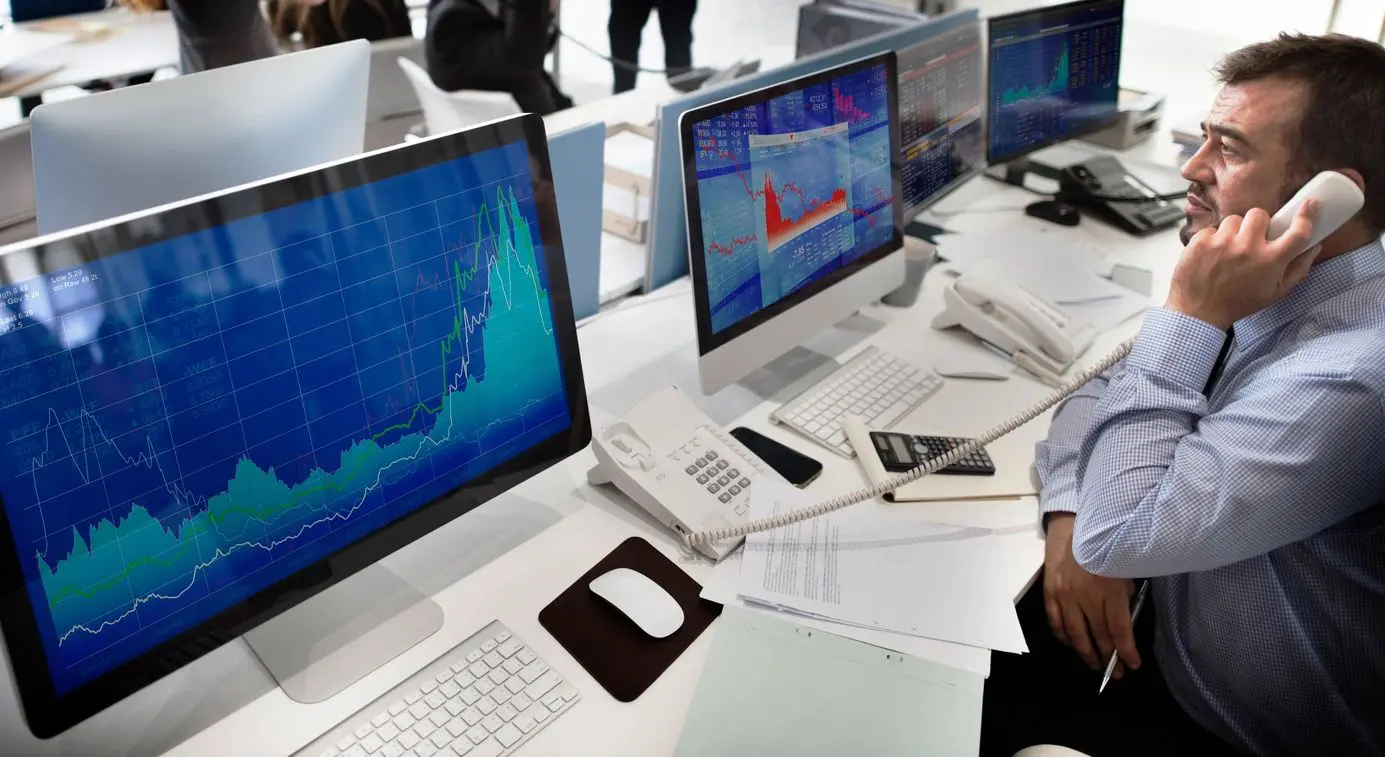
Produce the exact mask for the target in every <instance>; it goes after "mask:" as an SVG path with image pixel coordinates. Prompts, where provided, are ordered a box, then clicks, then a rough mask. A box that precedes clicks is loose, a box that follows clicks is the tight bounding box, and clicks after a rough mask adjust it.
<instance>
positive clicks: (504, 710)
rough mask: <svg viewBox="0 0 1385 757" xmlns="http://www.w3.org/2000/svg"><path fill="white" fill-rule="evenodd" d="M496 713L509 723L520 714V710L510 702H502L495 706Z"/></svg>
mask: <svg viewBox="0 0 1385 757" xmlns="http://www.w3.org/2000/svg"><path fill="white" fill-rule="evenodd" d="M495 714H496V716H498V717H499V718H500V719H501V720H503V721H505V722H506V723H508V722H510V721H511V720H514V719H515V716H516V715H519V710H516V709H515V708H514V707H512V706H510V705H508V704H502V705H500V706H499V707H497V708H495Z"/></svg>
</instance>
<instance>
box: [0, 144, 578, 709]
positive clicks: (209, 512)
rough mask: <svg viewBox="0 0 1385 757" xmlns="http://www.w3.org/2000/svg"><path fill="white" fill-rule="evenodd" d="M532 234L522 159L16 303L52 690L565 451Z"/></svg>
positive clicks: (13, 404) (30, 520)
mask: <svg viewBox="0 0 1385 757" xmlns="http://www.w3.org/2000/svg"><path fill="white" fill-rule="evenodd" d="M459 190H460V191H459ZM538 217H539V211H538V206H537V203H536V201H535V198H534V192H533V187H532V178H531V176H530V174H529V152H528V150H527V147H526V146H525V145H524V144H523V143H522V142H519V143H515V144H511V145H506V146H504V147H500V148H496V149H493V150H488V151H485V152H481V153H477V154H474V155H471V156H468V157H465V158H460V159H457V160H453V161H450V162H446V163H441V164H438V165H435V166H432V167H429V168H425V169H421V170H416V171H411V172H409V173H405V174H401V175H398V176H394V177H392V178H388V179H383V180H380V181H377V182H374V183H371V184H367V185H364V186H361V187H358V188H354V189H348V190H343V191H340V192H337V193H335V194H330V195H326V196H324V197H321V198H320V199H317V200H313V201H309V202H303V203H299V204H296V205H290V206H288V207H284V208H280V209H278V210H273V211H270V212H268V213H264V214H262V215H257V216H252V217H249V218H245V219H242V220H237V221H232V222H229V223H226V224H224V225H221V226H216V227H213V228H210V229H208V230H205V231H199V232H195V233H192V234H188V235H185V236H181V237H176V238H174V239H171V240H169V241H163V242H156V243H151V244H148V245H146V246H143V247H139V248H137V249H134V250H133V251H130V252H125V253H121V254H118V255H114V256H110V257H106V258H102V259H99V260H96V261H92V262H88V263H83V264H80V265H76V266H73V267H71V268H68V269H64V270H59V271H56V272H53V273H49V274H46V275H40V276H36V277H35V278H33V279H30V280H28V281H24V282H20V283H18V284H15V285H11V286H10V287H8V289H7V290H6V291H5V292H4V293H3V298H4V302H5V304H6V310H5V311H3V313H0V356H3V358H4V363H3V365H4V369H3V371H0V423H3V428H4V429H5V435H6V436H5V446H4V451H3V458H0V462H2V463H3V468H0V471H2V472H3V476H0V496H3V502H4V512H5V516H6V518H7V519H8V521H9V524H10V527H11V531H12V532H13V536H14V539H15V541H16V546H17V550H16V551H17V553H18V554H19V555H20V557H21V563H22V567H23V570H24V575H25V579H26V582H27V585H28V589H29V597H30V601H31V602H32V604H33V605H34V608H35V610H36V612H35V616H36V618H37V619H38V621H39V626H40V636H41V637H42V640H43V644H44V650H45V653H46V654H47V656H48V667H49V670H50V672H51V674H52V678H53V683H54V687H55V689H56V690H57V691H58V693H59V694H61V693H64V692H66V691H70V690H72V689H74V688H76V687H79V686H81V685H82V684H83V683H86V682H88V681H90V680H92V679H94V678H96V677H98V676H100V675H101V674H103V673H105V672H107V671H109V670H110V669H112V668H114V667H116V666H118V665H120V664H121V663H123V662H125V661H128V660H130V659H132V658H134V657H136V656H138V655H139V654H141V653H142V652H144V651H147V650H148V649H150V648H152V647H154V646H156V645H158V644H159V643H161V642H164V641H167V640H168V639H170V638H172V637H174V636H176V635H177V634H179V633H181V632H183V631H186V630H188V629H190V628H193V627H196V626H197V625H198V624H199V623H201V622H203V621H204V620H206V619H207V618H209V617H211V616H212V615H215V614H216V613H217V612H219V611H221V610H224V609H226V608H228V607H230V606H232V605H234V604H236V603H238V602H240V601H242V600H243V599H245V598H246V597H248V596H251V595H253V594H255V593H256V592H258V591H260V590H262V589H264V588H265V587H268V586H270V585H272V584H274V583H277V582H279V581H281V580H283V579H284V578H285V577H287V576H289V575H290V574H292V573H294V572H296V571H298V570H300V569H301V568H304V567H306V566H309V565H312V564H314V563H317V562H318V561H320V560H321V559H323V558H324V557H325V556H327V555H330V554H333V553H335V552H337V551H338V550H340V549H342V548H343V547H346V546H348V545H350V544H352V543H354V542H356V541H358V540H359V539H361V538H362V537H363V536H365V535H367V534H370V533H373V532H375V531H378V530H379V529H380V528H382V527H383V526H385V525H387V524H389V523H391V522H393V521H396V520H397V519H399V518H400V517H402V516H404V515H406V514H408V513H410V512H413V511H414V510H417V509H418V508H420V507H422V506H424V505H427V504H429V503H431V502H433V501H435V500H437V499H438V498H440V497H443V496H445V495H447V494H448V493H450V492H452V491H454V490H455V489H457V487H459V486H461V485H463V484H465V483H467V482H469V481H472V480H474V479H476V478H477V477H479V476H482V475H483V474H485V473H486V472H487V471H489V470H491V469H493V468H495V467H496V466H497V465H500V464H502V463H504V462H506V461H507V460H510V459H512V458H514V457H515V456H517V455H518V454H520V453H522V452H524V451H526V450H528V449H530V448H532V447H533V446H534V445H536V444H538V443H540V442H542V441H544V440H546V439H549V438H551V437H553V436H555V435H557V434H559V433H562V432H564V431H565V430H567V429H568V428H570V426H571V422H572V419H571V418H570V417H569V413H568V400H567V397H566V395H565V392H564V383H563V375H562V372H561V366H560V364H559V354H558V346H557V343H556V341H555V338H554V334H553V329H554V324H553V312H552V308H551V305H550V303H549V289H548V271H547V270H546V267H545V261H544V254H543V249H542V246H541V242H540V239H541V234H540V232H539V228H538Z"/></svg>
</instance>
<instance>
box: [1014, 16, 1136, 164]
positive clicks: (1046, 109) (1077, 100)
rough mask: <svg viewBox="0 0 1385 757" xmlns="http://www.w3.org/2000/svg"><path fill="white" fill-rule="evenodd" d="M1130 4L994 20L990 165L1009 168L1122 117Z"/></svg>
mask: <svg viewBox="0 0 1385 757" xmlns="http://www.w3.org/2000/svg"><path fill="white" fill-rule="evenodd" d="M1124 14H1125V2H1124V0H1080V2H1072V3H1066V4H1064V5H1055V6H1045V7H1040V8H1034V9H1033V10H1027V11H1021V12H1019V13H1012V14H1008V15H1005V16H996V17H994V18H992V19H990V20H989V21H988V27H989V30H988V32H987V37H988V48H989V50H990V54H989V64H990V65H989V76H988V78H989V81H990V87H989V89H990V93H989V96H988V100H989V106H990V124H989V126H990V128H989V130H988V133H989V140H988V144H987V146H986V160H987V162H989V163H991V164H996V163H1004V162H1007V161H1010V160H1014V159H1016V158H1020V157H1023V156H1025V155H1028V154H1029V153H1032V152H1034V151H1035V150H1039V149H1042V148H1044V147H1048V146H1049V145H1053V144H1056V143H1058V142H1063V141H1066V140H1069V139H1074V138H1077V137H1081V136H1085V135H1087V134H1090V133H1092V132H1093V131H1097V130H1099V129H1101V128H1103V127H1106V126H1109V125H1110V124H1111V123H1112V122H1113V121H1115V120H1116V119H1118V118H1119V117H1120V110H1119V105H1118V98H1119V97H1120V59H1121V30H1122V24H1123V18H1124Z"/></svg>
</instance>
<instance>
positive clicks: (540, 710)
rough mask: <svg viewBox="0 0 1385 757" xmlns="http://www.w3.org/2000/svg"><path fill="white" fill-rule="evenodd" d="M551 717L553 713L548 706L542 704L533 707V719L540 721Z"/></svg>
mask: <svg viewBox="0 0 1385 757" xmlns="http://www.w3.org/2000/svg"><path fill="white" fill-rule="evenodd" d="M551 717H553V715H552V714H551V713H550V712H549V711H548V708H546V707H542V706H540V707H535V708H534V719H535V720H537V721H539V722H540V723H542V722H544V721H546V720H548V719H549V718H551Z"/></svg>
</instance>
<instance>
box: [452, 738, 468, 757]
mask: <svg viewBox="0 0 1385 757" xmlns="http://www.w3.org/2000/svg"><path fill="white" fill-rule="evenodd" d="M450 746H451V748H452V754H455V755H457V757H466V756H467V755H470V754H471V750H472V748H473V747H474V745H473V744H472V743H471V741H470V740H468V739H456V740H454V741H453V742H452V743H451V744H450Z"/></svg>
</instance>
